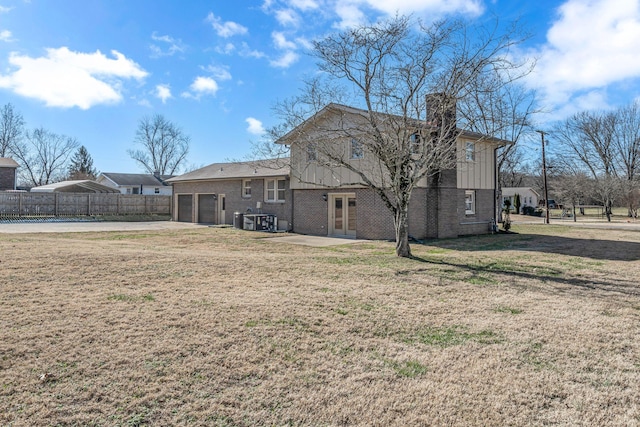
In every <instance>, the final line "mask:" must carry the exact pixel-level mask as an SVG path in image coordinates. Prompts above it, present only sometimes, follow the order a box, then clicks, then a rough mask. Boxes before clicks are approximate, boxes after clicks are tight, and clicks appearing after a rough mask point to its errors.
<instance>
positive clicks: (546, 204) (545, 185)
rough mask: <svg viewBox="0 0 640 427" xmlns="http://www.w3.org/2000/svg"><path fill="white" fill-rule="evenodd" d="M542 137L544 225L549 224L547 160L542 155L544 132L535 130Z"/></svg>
mask: <svg viewBox="0 0 640 427" xmlns="http://www.w3.org/2000/svg"><path fill="white" fill-rule="evenodd" d="M536 132H538V133H539V134H540V136H541V137H542V184H543V186H544V207H545V216H544V223H545V224H549V192H548V189H547V159H546V157H545V155H544V131H541V130H537V131H536Z"/></svg>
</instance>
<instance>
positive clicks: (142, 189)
mask: <svg viewBox="0 0 640 427" xmlns="http://www.w3.org/2000/svg"><path fill="white" fill-rule="evenodd" d="M172 177H173V175H159V174H149V173H113V172H102V173H101V174H100V175H98V177H97V178H96V182H97V183H98V184H102V185H106V186H108V187H112V188H116V189H117V190H118V191H120V193H122V194H143V195H146V196H153V195H156V196H170V195H171V186H170V185H169V184H167V183H166V180H167V179H169V178H172Z"/></svg>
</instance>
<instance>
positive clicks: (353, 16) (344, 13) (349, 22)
mask: <svg viewBox="0 0 640 427" xmlns="http://www.w3.org/2000/svg"><path fill="white" fill-rule="evenodd" d="M336 14H337V15H338V16H339V17H340V22H339V23H338V24H336V27H338V28H341V29H344V28H350V27H355V26H357V25H360V24H364V23H365V22H366V17H365V15H364V13H363V12H362V11H361V10H360V8H359V7H358V6H357V5H356V4H353V3H348V2H339V3H338V4H337V5H336Z"/></svg>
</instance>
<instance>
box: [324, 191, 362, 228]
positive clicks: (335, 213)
mask: <svg viewBox="0 0 640 427" xmlns="http://www.w3.org/2000/svg"><path fill="white" fill-rule="evenodd" d="M356 209H357V208H356V195H355V194H353V193H349V194H330V195H329V235H331V236H342V237H356V216H357V215H356V214H357V210H356Z"/></svg>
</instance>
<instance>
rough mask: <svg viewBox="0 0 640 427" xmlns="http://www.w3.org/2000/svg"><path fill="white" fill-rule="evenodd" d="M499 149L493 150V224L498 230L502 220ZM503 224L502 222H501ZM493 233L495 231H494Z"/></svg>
mask: <svg viewBox="0 0 640 427" xmlns="http://www.w3.org/2000/svg"><path fill="white" fill-rule="evenodd" d="M498 148H499V146H496V147H495V148H494V149H493V167H494V168H495V171H494V174H493V223H494V224H495V225H496V228H497V224H498V220H501V219H502V218H500V215H499V210H500V206H499V203H498V194H499V193H498V182H499V181H500V180H499V179H498V176H499V173H500V170H499V168H498ZM500 222H502V221H500ZM492 231H493V230H492Z"/></svg>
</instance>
